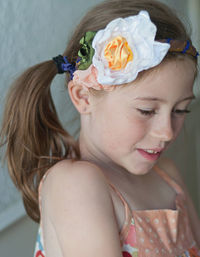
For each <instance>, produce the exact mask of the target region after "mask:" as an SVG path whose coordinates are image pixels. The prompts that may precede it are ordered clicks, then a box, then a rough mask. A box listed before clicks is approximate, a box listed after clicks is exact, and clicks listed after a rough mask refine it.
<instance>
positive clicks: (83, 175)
mask: <svg viewBox="0 0 200 257" xmlns="http://www.w3.org/2000/svg"><path fill="white" fill-rule="evenodd" d="M47 172H48V173H49V174H48V176H47V178H46V180H45V184H46V187H48V186H56V185H57V184H59V185H60V186H61V185H62V184H65V183H70V184H71V183H75V184H76V183H79V186H81V184H82V183H81V182H85V183H87V182H88V183H90V182H91V180H93V181H92V182H94V183H95V185H96V183H104V184H106V179H105V176H104V175H103V172H102V171H101V169H100V168H99V167H98V166H96V165H95V164H93V163H90V162H87V161H72V160H63V161H60V162H58V163H56V164H55V165H54V166H52V167H51V168H50V169H49V170H48V171H47ZM89 181H90V182H89ZM47 185H48V186H47Z"/></svg>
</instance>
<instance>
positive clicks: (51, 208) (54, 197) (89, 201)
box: [42, 161, 122, 257]
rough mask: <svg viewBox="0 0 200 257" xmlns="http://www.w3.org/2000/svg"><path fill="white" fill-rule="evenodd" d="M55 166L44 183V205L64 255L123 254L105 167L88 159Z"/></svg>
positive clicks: (119, 256) (97, 256)
mask: <svg viewBox="0 0 200 257" xmlns="http://www.w3.org/2000/svg"><path fill="white" fill-rule="evenodd" d="M53 169H54V170H53V171H51V172H50V174H49V175H48V176H47V178H46V180H45V182H44V185H43V189H42V195H45V197H42V198H44V201H42V202H43V203H42V208H44V212H43V213H44V215H43V216H44V218H45V214H46V216H47V215H48V217H49V219H50V220H51V223H52V225H53V227H54V228H55V232H56V236H57V238H58V242H59V245H60V248H61V251H62V256H63V257H76V256H82V257H93V256H95V257H107V256H108V257H122V253H121V246H120V239H119V232H118V227H117V224H116V220H115V216H114V212H113V205H112V200H111V196H110V193H109V188H108V184H107V182H106V180H105V177H104V175H103V174H102V172H101V170H99V169H98V168H97V167H96V166H95V165H92V164H89V163H87V162H74V163H70V164H69V162H67V161H63V162H61V163H58V164H57V165H55V166H54V167H53ZM43 226H44V237H45V230H46V229H45V223H44V225H43ZM45 246H46V248H48V242H46V244H45ZM51 247H52V246H51ZM46 257H48V256H46Z"/></svg>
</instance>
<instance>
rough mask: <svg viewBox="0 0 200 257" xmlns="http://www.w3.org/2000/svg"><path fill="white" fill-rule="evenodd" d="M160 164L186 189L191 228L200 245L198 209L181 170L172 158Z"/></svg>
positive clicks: (199, 245) (163, 160) (164, 159)
mask: <svg viewBox="0 0 200 257" xmlns="http://www.w3.org/2000/svg"><path fill="white" fill-rule="evenodd" d="M158 165H159V166H160V167H161V168H162V169H163V170H164V171H165V172H167V173H168V175H170V176H171V177H172V178H173V179H174V180H175V181H176V182H177V183H178V184H179V185H180V186H181V187H182V189H183V190H184V192H185V196H186V206H187V211H188V214H189V219H190V225H191V229H192V232H193V235H194V239H195V241H196V243H197V245H198V247H200V219H199V217H198V215H197V212H196V209H195V207H194V204H193V202H192V199H191V197H190V195H189V192H188V190H187V187H186V185H185V183H184V181H183V179H182V177H181V174H180V172H179V170H178V169H177V168H176V166H175V164H174V163H173V162H172V160H170V159H168V158H162V159H161V160H160V161H159V163H158Z"/></svg>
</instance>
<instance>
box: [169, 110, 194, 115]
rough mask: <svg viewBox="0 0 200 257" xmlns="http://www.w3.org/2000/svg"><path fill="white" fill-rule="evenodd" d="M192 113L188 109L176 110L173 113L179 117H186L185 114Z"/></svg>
mask: <svg viewBox="0 0 200 257" xmlns="http://www.w3.org/2000/svg"><path fill="white" fill-rule="evenodd" d="M190 112H191V111H190V110H187V109H185V110H174V111H173V113H175V114H178V115H184V114H186V113H190Z"/></svg>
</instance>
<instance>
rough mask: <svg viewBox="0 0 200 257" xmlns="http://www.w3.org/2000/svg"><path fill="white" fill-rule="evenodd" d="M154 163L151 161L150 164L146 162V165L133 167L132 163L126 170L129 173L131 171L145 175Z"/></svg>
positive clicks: (134, 173)
mask: <svg viewBox="0 0 200 257" xmlns="http://www.w3.org/2000/svg"><path fill="white" fill-rule="evenodd" d="M154 164H155V163H152V164H151V165H150V164H148V165H141V166H139V165H138V166H137V167H135V168H134V169H133V165H132V168H130V169H128V171H129V172H130V173H132V174H133V175H146V174H147V173H149V172H150V171H151V170H152V168H153V166H154Z"/></svg>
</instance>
